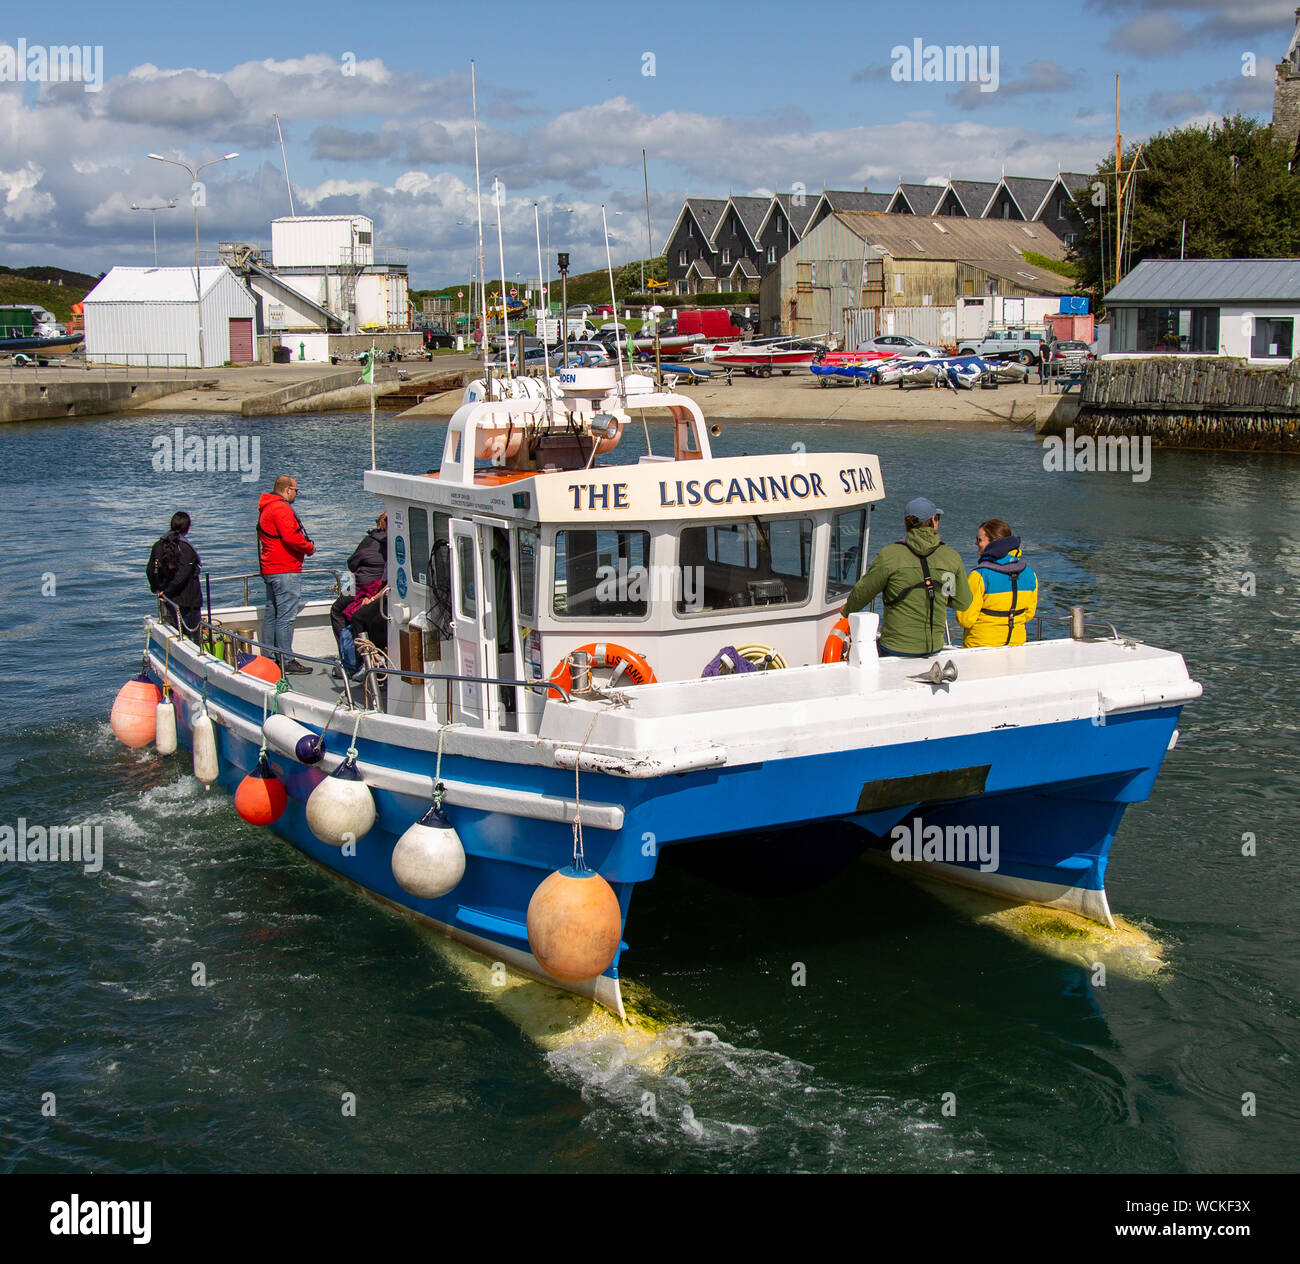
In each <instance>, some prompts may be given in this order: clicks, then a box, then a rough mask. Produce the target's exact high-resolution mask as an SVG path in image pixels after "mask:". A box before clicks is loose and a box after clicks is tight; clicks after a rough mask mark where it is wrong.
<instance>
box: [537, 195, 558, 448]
mask: <svg viewBox="0 0 1300 1264" xmlns="http://www.w3.org/2000/svg"><path fill="white" fill-rule="evenodd" d="M533 230H534V232H535V233H536V234H537V276H538V282H537V283H538V285H539V286H540V285H541V283H542V282H541V278H542V276H543V275H544V273H543V272H542V214H541V211H540V210H538V207H537V203H536V202H534V203H533ZM540 297H541V295H538V298H539V299H540ZM540 310H541V308H538V311H540ZM549 315H550V310H549V308H548V309H547V316H546V317H544V318H542V319H541V320H539V321H538V324H539V325H541V327H542V354H543V355H544V356H545V357H546V359H545V360H544V361H543V363H544V365H545V367H544V368H543V370H542V381H543V383H544V384H545V386H546V422H547V424H548V425H550V424H551V422H552V421H554V416H553V415H552V412H551V343H550V339H548V338H547V336H546V327H547V323H548V318H549Z"/></svg>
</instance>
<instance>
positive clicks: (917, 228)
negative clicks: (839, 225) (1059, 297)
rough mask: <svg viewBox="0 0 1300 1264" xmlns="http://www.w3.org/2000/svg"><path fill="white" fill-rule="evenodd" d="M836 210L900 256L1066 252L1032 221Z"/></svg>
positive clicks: (1014, 256)
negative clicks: (878, 213)
mask: <svg viewBox="0 0 1300 1264" xmlns="http://www.w3.org/2000/svg"><path fill="white" fill-rule="evenodd" d="M838 214H839V218H840V219H841V220H843V222H844V223H845V224H846V225H847V226H848V227H849V229H850V230H851V231H852V232H854V233H856V234H857V235H858V236H859V237H861V238H862V239H864V240H866V241H869V242H870V243H871V244H872V245H873V246H878V247H880V249H882V250H884V251H885V252H887V253H888V254H890V255H893V256H894V257H895V258H896V259H951V260H970V261H974V260H978V259H984V260H988V259H995V258H1000V259H1005V260H1007V261H1017V262H1022V261H1023V252H1024V251H1026V250H1034V251H1037V252H1038V253H1040V254H1044V255H1048V256H1050V257H1051V258H1053V259H1062V258H1064V257H1065V246H1064V245H1063V244H1062V242H1061V239H1060V238H1059V237H1057V236H1056V234H1055V233H1053V232H1051V231H1050V230H1049V229H1048V228H1046V227H1044V226H1043V225H1042V224H1039V223H1036V222H1034V221H1029V222H1026V221H1024V220H1012V221H1007V220H1000V219H965V218H962V217H945V218H942V219H929V218H927V217H925V216H921V215H865V214H863V213H862V212H860V211H842V212H839V213H838ZM1067 284H1068V285H1072V283H1067Z"/></svg>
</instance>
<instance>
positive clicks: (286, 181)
mask: <svg viewBox="0 0 1300 1264" xmlns="http://www.w3.org/2000/svg"><path fill="white" fill-rule="evenodd" d="M271 117H272V118H274V119H275V132H276V135H277V136H279V138H280V162H281V165H283V167H284V187H285V188H286V189H288V190H289V215H290V217H292V216H293V213H294V210H293V185H292V184H290V183H289V160H288V158H286V157H285V155H284V133H283V132H282V131H281V130H280V116H279V115H278V114H273V115H272V116H271ZM154 220H155V222H156V221H157V216H155V217H154Z"/></svg>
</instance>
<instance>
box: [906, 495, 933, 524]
mask: <svg viewBox="0 0 1300 1264" xmlns="http://www.w3.org/2000/svg"><path fill="white" fill-rule="evenodd" d="M903 514H904V516H905V517H908V518H916V519H918V520H919V521H921V522H929V521H930V519H931V518H933V517H936V516H938V517H942V516H943V510H942V509H940V508H939V507H938V506H937V505H936V504H935V503H934V501H932V500H926V498H925V497H924V496H918V497H917V498H916V499H915V500H909V501H908V502H907V508H906V509H904V510H903Z"/></svg>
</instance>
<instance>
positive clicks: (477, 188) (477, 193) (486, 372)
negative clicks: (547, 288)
mask: <svg viewBox="0 0 1300 1264" xmlns="http://www.w3.org/2000/svg"><path fill="white" fill-rule="evenodd" d="M469 91H470V99H471V101H472V102H473V104H474V198H475V201H476V202H477V203H478V284H479V318H480V320H481V321H482V326H483V327H482V330H481V331H480V332H481V336H480V338H479V346H480V348H481V349H482V351H483V384H484V387H485V388H486V392H487V398H488V399H491V398H492V370H491V369H490V368H489V367H488V353H487V275H486V273H485V272H484V268H483V185H482V183H481V181H480V179H479V168H478V87H477V85H476V83H475V78H474V59H473V58H472V57H471V58H470V59H469ZM471 295H472V291H471ZM472 305H473V304H472V301H471V306H472Z"/></svg>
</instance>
